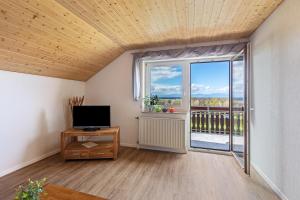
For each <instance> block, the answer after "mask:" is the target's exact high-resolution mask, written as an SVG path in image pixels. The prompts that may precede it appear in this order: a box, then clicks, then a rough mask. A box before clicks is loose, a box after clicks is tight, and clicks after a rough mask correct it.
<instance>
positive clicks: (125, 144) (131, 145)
mask: <svg viewBox="0 0 300 200" xmlns="http://www.w3.org/2000/svg"><path fill="white" fill-rule="evenodd" d="M120 145H121V146H122V147H133V148H137V144H130V143H121V144H120Z"/></svg>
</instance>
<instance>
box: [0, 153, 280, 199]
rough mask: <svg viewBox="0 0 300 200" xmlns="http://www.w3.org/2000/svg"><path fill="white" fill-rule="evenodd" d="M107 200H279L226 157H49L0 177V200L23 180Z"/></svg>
mask: <svg viewBox="0 0 300 200" xmlns="http://www.w3.org/2000/svg"><path fill="white" fill-rule="evenodd" d="M43 177H47V178H48V182H49V183H53V184H58V185H62V186H65V187H68V188H71V189H75V190H77V191H81V192H85V193H89V194H93V195H97V196H102V197H104V198H108V199H112V200H113V199H122V200H126V199H130V200H131V199H133V200H135V199H136V200H148V199H151V200H152V199H155V200H157V199H163V200H169V199H172V200H173V199H174V200H181V199H182V200H189V199H191V200H198V199H199V200H214V199H218V200H223V199H224V200H227V199H228V200H248V199H249V200H269V199H276V200H277V199H279V198H277V196H276V195H275V194H274V193H273V192H272V191H271V190H270V189H269V188H268V187H266V186H264V184H262V183H261V181H259V180H258V179H253V178H250V177H248V176H247V175H245V174H244V173H243V172H242V170H241V169H240V168H239V166H238V164H237V163H236V161H235V160H234V158H233V157H231V156H224V155H215V154H208V153H201V152H189V153H187V154H174V153H165V152H158V151H149V150H136V149H133V148H121V153H120V156H119V158H118V159H117V160H116V161H113V160H109V159H108V160H91V161H67V162H64V161H63V160H62V159H61V158H60V155H59V154H57V155H54V156H52V157H49V158H47V159H45V160H42V161H39V162H37V163H35V164H33V165H31V166H28V167H26V168H23V169H21V170H19V171H16V172H14V173H12V174H9V175H7V176H4V177H2V178H0V199H1V200H5V199H13V198H14V193H15V189H16V187H17V186H18V185H19V184H22V183H24V182H25V181H26V180H27V179H28V178H31V179H40V178H43Z"/></svg>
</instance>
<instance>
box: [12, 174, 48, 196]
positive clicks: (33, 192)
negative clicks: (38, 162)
mask: <svg viewBox="0 0 300 200" xmlns="http://www.w3.org/2000/svg"><path fill="white" fill-rule="evenodd" d="M45 182H46V178H43V179H41V180H36V181H32V180H30V179H29V180H28V183H27V185H20V186H19V187H18V189H17V193H16V197H15V200H40V195H41V194H42V193H44V185H45ZM44 194H45V193H44Z"/></svg>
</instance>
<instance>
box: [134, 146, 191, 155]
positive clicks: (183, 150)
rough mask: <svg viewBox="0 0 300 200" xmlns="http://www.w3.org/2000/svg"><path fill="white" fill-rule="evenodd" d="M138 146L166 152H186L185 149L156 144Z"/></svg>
mask: <svg viewBox="0 0 300 200" xmlns="http://www.w3.org/2000/svg"><path fill="white" fill-rule="evenodd" d="M138 148H141V149H148V150H155V151H166V152H173V153H187V151H186V149H173V148H167V147H157V146H148V145H139V146H138Z"/></svg>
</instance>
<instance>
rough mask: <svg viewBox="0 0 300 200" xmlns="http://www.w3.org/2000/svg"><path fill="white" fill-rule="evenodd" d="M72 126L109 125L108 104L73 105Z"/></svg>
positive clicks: (85, 127) (103, 126)
mask: <svg viewBox="0 0 300 200" xmlns="http://www.w3.org/2000/svg"><path fill="white" fill-rule="evenodd" d="M73 127H74V128H80V129H81V128H82V129H89V128H105V127H110V106H74V107H73Z"/></svg>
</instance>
